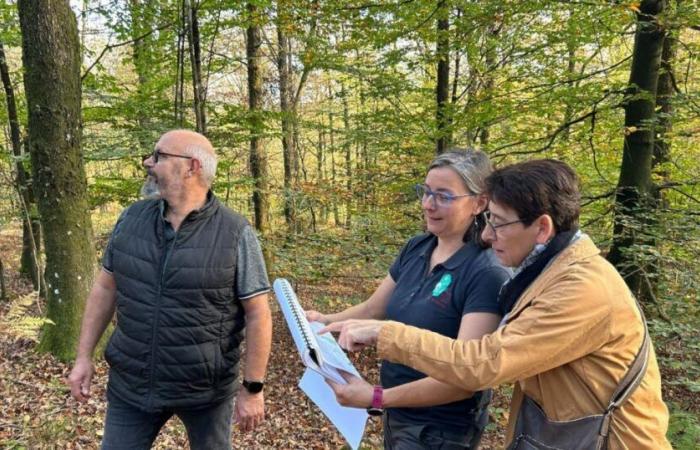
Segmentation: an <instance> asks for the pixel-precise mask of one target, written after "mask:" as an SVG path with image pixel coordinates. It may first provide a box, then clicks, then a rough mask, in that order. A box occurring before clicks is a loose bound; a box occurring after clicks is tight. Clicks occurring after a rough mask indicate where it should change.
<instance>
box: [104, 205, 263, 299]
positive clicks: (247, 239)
mask: <svg viewBox="0 0 700 450" xmlns="http://www.w3.org/2000/svg"><path fill="white" fill-rule="evenodd" d="M123 216H124V214H123V213H122V216H121V217H123ZM121 217H120V218H119V220H117V223H116V225H114V230H113V231H112V235H111V236H110V238H109V243H108V244H107V248H106V249H105V253H104V255H103V256H102V268H103V269H104V270H105V271H107V272H109V273H112V240H113V239H114V236H116V235H117V234H118V233H119V226H120V225H121ZM176 235H177V233H176V232H175V230H174V229H173V227H172V225H171V224H170V222H168V221H167V220H165V240H166V244H167V243H170V242H171V241H172V240H173V239H175V236H176ZM166 248H168V249H172V246H170V245H166ZM269 291H270V281H269V280H268V278H267V270H266V268H265V260H264V259H263V255H262V249H261V248H260V242H258V238H257V236H255V231H253V227H251V226H250V225H247V226H246V227H245V228H244V229H243V231H242V232H241V236H240V238H239V240H238V249H237V254H236V296H238V298H239V299H240V300H247V299H250V298H252V297H255V296H256V295H260V294H264V293H265V292H269Z"/></svg>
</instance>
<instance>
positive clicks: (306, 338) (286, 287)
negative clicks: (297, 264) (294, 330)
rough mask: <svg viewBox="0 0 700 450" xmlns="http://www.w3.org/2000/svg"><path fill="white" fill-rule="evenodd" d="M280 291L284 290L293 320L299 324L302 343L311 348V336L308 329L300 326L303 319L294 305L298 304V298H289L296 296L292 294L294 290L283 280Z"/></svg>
mask: <svg viewBox="0 0 700 450" xmlns="http://www.w3.org/2000/svg"><path fill="white" fill-rule="evenodd" d="M282 291H283V292H284V297H285V300H287V304H288V305H289V308H290V309H291V310H292V314H293V315H294V320H296V322H297V325H299V331H301V337H302V339H304V343H305V344H306V347H307V348H312V346H311V338H310V337H309V335H308V333H309V330H308V329H307V328H305V327H303V326H302V324H303V323H304V321H303V320H301V317H300V314H301V313H300V312H299V308H295V306H296V305H298V304H299V303H298V302H299V301H298V300H297V301H296V302H292V301H291V299H295V298H296V294H294V290H292V286H291V285H290V284H289V281H287V280H283V283H282Z"/></svg>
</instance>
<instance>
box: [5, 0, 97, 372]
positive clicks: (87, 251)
mask: <svg viewBox="0 0 700 450" xmlns="http://www.w3.org/2000/svg"><path fill="white" fill-rule="evenodd" d="M18 7H19V18H20V27H21V30H22V50H23V53H22V59H23V62H24V70H25V71H24V90H25V94H26V97H27V110H28V111H29V122H28V140H29V152H30V154H31V160H32V171H33V174H34V187H35V192H36V195H37V199H38V206H39V213H40V216H41V223H42V225H43V229H44V247H45V251H46V273H45V278H46V287H47V289H46V297H47V317H48V319H50V320H51V321H52V322H53V324H47V325H46V326H45V328H44V330H43V334H42V338H41V344H40V348H41V349H43V350H46V351H49V352H51V353H53V354H54V355H56V356H57V357H59V358H60V359H64V360H68V359H72V358H73V356H74V355H75V347H76V344H77V341H78V336H79V333H80V321H81V317H82V312H83V309H84V304H85V298H86V297H87V294H88V291H89V289H90V287H91V285H92V280H93V270H94V267H95V249H94V247H93V236H92V223H91V219H90V210H89V207H88V197H87V182H86V177H85V170H84V166H83V158H82V155H81V151H80V142H81V125H80V113H81V111H80V106H81V86H80V45H79V40H78V27H77V21H76V18H75V15H74V14H73V11H71V8H70V4H69V2H68V1H67V0H21V1H19V3H18Z"/></svg>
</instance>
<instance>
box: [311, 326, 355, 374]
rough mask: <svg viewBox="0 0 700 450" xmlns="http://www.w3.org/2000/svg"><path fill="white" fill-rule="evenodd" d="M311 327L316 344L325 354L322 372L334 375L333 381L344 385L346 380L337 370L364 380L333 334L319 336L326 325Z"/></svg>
mask: <svg viewBox="0 0 700 450" xmlns="http://www.w3.org/2000/svg"><path fill="white" fill-rule="evenodd" d="M309 326H310V327H311V329H312V330H313V332H314V335H315V336H316V342H318V346H319V347H320V349H321V352H322V354H323V357H322V371H323V372H324V373H326V374H330V375H332V376H331V377H330V378H331V379H333V381H335V382H338V383H342V384H345V379H344V378H343V377H342V376H341V375H340V373H339V372H338V370H337V369H342V370H344V371H346V372H349V373H351V374H353V375H355V376H357V377H360V378H362V376H361V375H360V373H359V372H358V371H357V369H355V366H353V364H352V362H350V360H349V359H348V357H347V355H346V354H345V352H344V351H343V349H342V348H340V345H338V342H336V340H335V338H334V337H333V335H332V334H331V333H325V334H318V332H319V330H320V329H321V328H323V327H324V326H325V325H323V324H322V323H320V322H311V323H309ZM338 378H340V379H338Z"/></svg>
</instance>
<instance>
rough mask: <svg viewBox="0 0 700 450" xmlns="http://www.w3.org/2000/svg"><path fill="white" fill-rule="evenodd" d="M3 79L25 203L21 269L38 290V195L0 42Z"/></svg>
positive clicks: (17, 183) (20, 191)
mask: <svg viewBox="0 0 700 450" xmlns="http://www.w3.org/2000/svg"><path fill="white" fill-rule="evenodd" d="M0 78H2V85H3V87H4V88H5V99H6V100H7V118H8V122H9V124H10V143H11V145H12V155H13V156H14V157H15V172H16V173H17V175H16V177H15V188H16V189H17V193H18V194H19V197H20V201H21V203H22V208H21V209H22V212H21V214H22V256H21V258H20V269H19V272H20V273H21V274H22V275H24V276H26V277H28V278H29V279H30V280H32V285H33V286H34V289H35V290H39V289H40V281H39V280H40V279H41V275H40V272H41V269H40V265H39V255H40V252H39V250H40V245H39V239H38V238H39V236H40V234H39V230H40V227H39V222H38V220H36V214H35V209H36V205H35V203H34V196H33V195H32V190H31V189H32V187H31V185H30V180H29V176H28V174H27V171H26V170H25V168H24V161H23V159H24V152H23V151H22V142H21V138H20V126H19V118H18V117H17V104H16V103H15V92H14V88H13V87H12V82H11V80H10V71H9V70H8V67H7V60H6V58H5V49H4V47H3V44H2V42H0Z"/></svg>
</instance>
